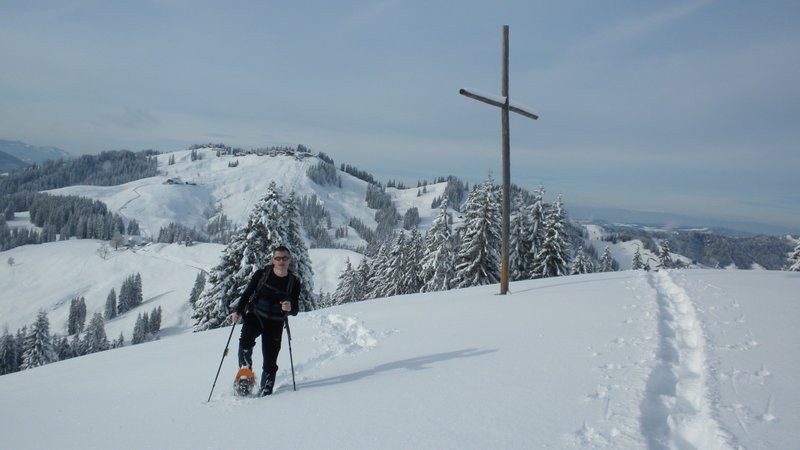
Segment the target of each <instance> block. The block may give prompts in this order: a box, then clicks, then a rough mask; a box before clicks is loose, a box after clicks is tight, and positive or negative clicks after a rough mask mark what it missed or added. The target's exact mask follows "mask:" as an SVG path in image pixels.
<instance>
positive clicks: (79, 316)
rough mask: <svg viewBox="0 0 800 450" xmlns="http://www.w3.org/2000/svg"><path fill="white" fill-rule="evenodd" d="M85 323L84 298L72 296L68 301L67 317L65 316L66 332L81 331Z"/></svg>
mask: <svg viewBox="0 0 800 450" xmlns="http://www.w3.org/2000/svg"><path fill="white" fill-rule="evenodd" d="M85 324H86V300H85V299H84V298H83V297H76V298H73V299H72V301H70V303H69V317H67V334H76V333H80V332H82V331H83V327H84V325H85Z"/></svg>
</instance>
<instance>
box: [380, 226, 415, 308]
mask: <svg viewBox="0 0 800 450" xmlns="http://www.w3.org/2000/svg"><path fill="white" fill-rule="evenodd" d="M411 255H412V252H411V246H410V245H409V242H408V239H407V238H406V234H405V231H404V230H401V231H400V232H399V233H397V235H396V236H395V239H394V240H393V241H392V245H391V247H390V248H389V251H388V253H387V255H386V266H385V270H384V271H383V273H382V274H381V288H380V289H379V290H378V296H379V297H389V296H393V295H403V294H411V293H413V292H414V290H413V289H414V279H415V276H414V274H413V272H415V269H414V268H412V267H411V265H412V264H411V262H410V259H411Z"/></svg>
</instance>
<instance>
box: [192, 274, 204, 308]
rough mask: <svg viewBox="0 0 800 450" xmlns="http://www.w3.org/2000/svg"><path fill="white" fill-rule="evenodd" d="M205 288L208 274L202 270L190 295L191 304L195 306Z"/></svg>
mask: <svg viewBox="0 0 800 450" xmlns="http://www.w3.org/2000/svg"><path fill="white" fill-rule="evenodd" d="M205 287H206V273H205V271H203V270H201V271H200V273H198V274H197V277H196V278H195V279H194V286H192V291H191V292H190V293H189V304H191V305H192V306H194V304H195V302H197V299H199V298H200V294H202V293H203V289H205Z"/></svg>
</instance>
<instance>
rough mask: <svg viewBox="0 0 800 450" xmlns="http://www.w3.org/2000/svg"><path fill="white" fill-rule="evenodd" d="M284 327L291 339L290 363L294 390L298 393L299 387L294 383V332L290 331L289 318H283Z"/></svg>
mask: <svg viewBox="0 0 800 450" xmlns="http://www.w3.org/2000/svg"><path fill="white" fill-rule="evenodd" d="M283 326H284V327H286V337H288V338H289V363H290V364H291V365H292V388H294V390H295V391H297V385H296V384H295V382H294V358H293V357H292V330H290V329H289V316H284V317H283Z"/></svg>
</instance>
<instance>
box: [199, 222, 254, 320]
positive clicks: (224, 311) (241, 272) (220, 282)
mask: <svg viewBox="0 0 800 450" xmlns="http://www.w3.org/2000/svg"><path fill="white" fill-rule="evenodd" d="M247 234H248V231H247V228H242V229H241V230H239V231H238V232H236V233H235V234H234V235H233V237H232V238H231V241H230V243H229V244H228V245H227V246H226V247H225V250H224V251H223V253H222V258H221V261H220V263H219V264H217V265H216V266H215V267H214V268H213V269H211V272H210V273H209V276H208V282H209V285H210V287H209V289H208V290H206V291H203V294H202V295H201V296H200V299H199V300H198V301H197V302H196V303H195V304H194V307H193V311H192V319H194V321H195V325H194V329H195V331H202V330H207V329H211V328H218V327H220V326H222V325H224V324H225V320H226V318H227V316H228V315H229V314H230V309H229V305H230V303H231V302H233V301H235V300H236V299H238V298H239V296H240V295H241V293H242V291H243V290H244V289H245V287H247V283H248V282H249V277H248V275H251V274H250V273H249V272H248V267H242V258H243V255H244V249H245V247H246V246H247V245H248V243H247Z"/></svg>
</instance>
